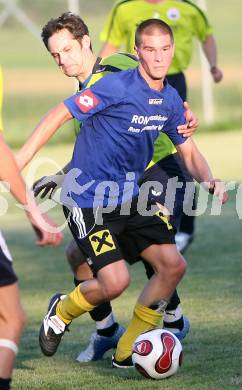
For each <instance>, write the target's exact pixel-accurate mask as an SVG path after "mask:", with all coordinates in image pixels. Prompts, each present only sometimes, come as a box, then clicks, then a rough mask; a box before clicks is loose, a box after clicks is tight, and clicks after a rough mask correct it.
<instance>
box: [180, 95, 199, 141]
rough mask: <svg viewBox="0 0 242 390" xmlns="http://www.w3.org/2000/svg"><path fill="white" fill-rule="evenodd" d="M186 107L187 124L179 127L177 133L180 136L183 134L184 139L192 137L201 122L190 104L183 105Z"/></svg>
mask: <svg viewBox="0 0 242 390" xmlns="http://www.w3.org/2000/svg"><path fill="white" fill-rule="evenodd" d="M183 106H184V109H185V111H184V116H185V119H186V123H185V124H184V125H180V126H177V131H178V133H179V134H182V135H183V137H191V136H192V135H193V134H194V133H195V131H196V130H197V128H198V125H199V121H198V118H197V117H196V115H195V114H194V113H193V112H192V110H191V109H190V106H189V104H188V102H184V103H183Z"/></svg>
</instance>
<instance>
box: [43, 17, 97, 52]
mask: <svg viewBox="0 0 242 390" xmlns="http://www.w3.org/2000/svg"><path fill="white" fill-rule="evenodd" d="M63 29H66V30H68V31H69V32H70V33H71V34H72V35H73V37H74V38H75V39H76V40H78V41H79V43H80V44H81V41H82V38H83V36H84V35H88V36H89V31H88V27H87V25H86V24H85V23H84V21H83V20H82V19H81V18H80V17H79V16H78V15H75V14H72V13H71V12H65V13H64V14H62V15H61V16H59V17H58V18H56V19H50V20H49V22H48V23H46V25H45V26H44V27H43V29H42V32H41V37H42V40H43V42H44V44H45V47H46V48H47V49H48V40H49V38H50V37H51V36H52V35H53V34H55V33H57V32H58V31H61V30H63ZM90 49H91V50H92V46H91V45H90Z"/></svg>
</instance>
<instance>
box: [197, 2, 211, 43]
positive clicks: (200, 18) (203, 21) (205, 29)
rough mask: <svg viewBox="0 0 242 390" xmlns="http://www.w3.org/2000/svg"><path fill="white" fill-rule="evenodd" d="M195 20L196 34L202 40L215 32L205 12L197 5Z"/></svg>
mask: <svg viewBox="0 0 242 390" xmlns="http://www.w3.org/2000/svg"><path fill="white" fill-rule="evenodd" d="M193 22H194V29H195V30H194V32H195V35H196V36H197V38H198V39H199V40H200V41H201V42H204V41H205V40H206V38H207V36H208V35H211V34H212V33H213V29H212V26H211V25H210V23H209V21H208V18H207V16H206V15H205V13H204V12H203V11H202V10H201V9H200V8H198V7H196V15H195V18H194V20H193Z"/></svg>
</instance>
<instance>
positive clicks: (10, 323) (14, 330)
mask: <svg viewBox="0 0 242 390" xmlns="http://www.w3.org/2000/svg"><path fill="white" fill-rule="evenodd" d="M26 324H27V316H26V314H25V312H24V310H23V309H22V308H19V310H18V311H17V313H16V312H15V313H14V315H12V316H11V315H9V316H8V318H7V321H6V333H7V337H8V338H10V339H11V340H12V339H13V340H18V339H19V337H20V335H21V333H22V331H23V329H24V328H25V326H26Z"/></svg>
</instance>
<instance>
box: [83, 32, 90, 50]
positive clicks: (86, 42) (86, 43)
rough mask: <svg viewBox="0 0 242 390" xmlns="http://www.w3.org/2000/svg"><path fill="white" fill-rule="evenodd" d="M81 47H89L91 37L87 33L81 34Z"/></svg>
mask: <svg viewBox="0 0 242 390" xmlns="http://www.w3.org/2000/svg"><path fill="white" fill-rule="evenodd" d="M82 47H83V48H84V49H89V48H90V47H91V39H90V37H89V36H88V35H83V37H82Z"/></svg>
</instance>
